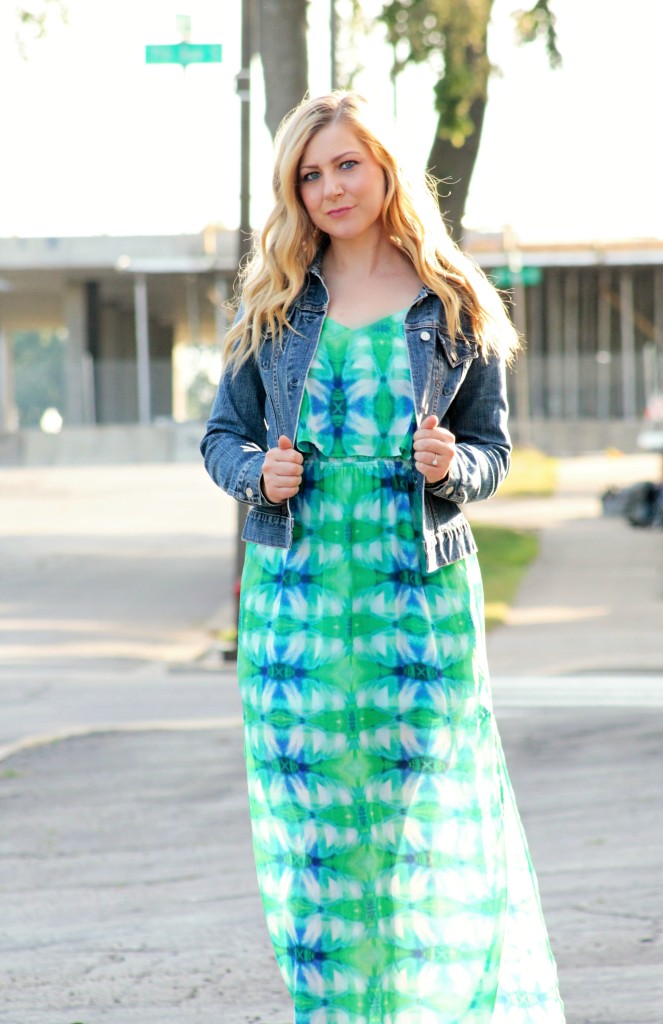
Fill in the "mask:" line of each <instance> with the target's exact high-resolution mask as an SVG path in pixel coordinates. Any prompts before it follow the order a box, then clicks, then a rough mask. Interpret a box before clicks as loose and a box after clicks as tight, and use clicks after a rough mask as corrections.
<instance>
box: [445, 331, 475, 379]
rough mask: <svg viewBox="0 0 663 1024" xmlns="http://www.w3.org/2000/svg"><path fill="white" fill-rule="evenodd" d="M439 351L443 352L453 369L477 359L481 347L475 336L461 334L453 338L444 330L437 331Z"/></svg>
mask: <svg viewBox="0 0 663 1024" xmlns="http://www.w3.org/2000/svg"><path fill="white" fill-rule="evenodd" d="M436 347H437V351H438V352H442V354H443V355H444V358H445V359H446V361H447V363H448V364H449V366H450V367H451V368H452V370H455V369H456V367H457V366H460V365H461V364H462V363H467V364H468V365H469V363H470V362H471V361H472V360H473V359H476V358H477V356H478V354H479V347H478V345H477V343H476V341H475V340H474V338H469V337H467V336H465V335H462V334H459V335H458V336H457V337H456V338H454V339H451V338H450V337H449V335H448V334H446V333H445V332H444V331H438V332H437V346H436Z"/></svg>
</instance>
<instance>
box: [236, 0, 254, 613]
mask: <svg viewBox="0 0 663 1024" xmlns="http://www.w3.org/2000/svg"><path fill="white" fill-rule="evenodd" d="M251 4H252V0H242V69H241V71H240V72H239V74H238V75H237V79H236V83H237V94H238V96H239V98H240V102H241V115H240V116H241V120H240V194H239V247H238V248H239V252H238V263H239V264H240V265H241V263H242V262H243V260H244V259H245V257H246V256H247V255H248V254H249V252H250V251H251V215H250V210H251ZM246 515H247V507H246V505H244V504H243V503H242V502H238V504H237V535H236V538H235V593H234V597H235V625H237V624H238V622H239V585H240V580H241V578H242V570H243V568H244V542H243V541H242V531H243V530H244V523H245V522H246Z"/></svg>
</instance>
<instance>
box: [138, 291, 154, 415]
mask: <svg viewBox="0 0 663 1024" xmlns="http://www.w3.org/2000/svg"><path fill="white" fill-rule="evenodd" d="M134 314H135V322H136V382H137V387H138V422H139V423H149V422H150V421H151V419H152V410H151V388H150V324H149V314H148V307H147V278H146V277H145V274H136V276H135V278H134Z"/></svg>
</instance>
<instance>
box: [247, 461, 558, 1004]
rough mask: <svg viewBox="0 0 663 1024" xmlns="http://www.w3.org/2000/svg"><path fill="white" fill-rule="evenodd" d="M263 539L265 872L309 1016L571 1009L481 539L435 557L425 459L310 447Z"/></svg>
mask: <svg viewBox="0 0 663 1024" xmlns="http://www.w3.org/2000/svg"><path fill="white" fill-rule="evenodd" d="M293 506H294V508H293V511H294V515H295V522H296V528H295V536H294V540H293V545H292V548H291V549H290V550H289V551H285V550H283V549H279V548H269V547H265V546H258V545H253V544H249V545H248V546H247V552H246V563H245V568H244V575H243V579H242V591H241V612H240V649H239V665H238V667H239V678H240V687H241V694H242V702H243V711H244V723H245V754H246V764H247V773H248V784H249V798H250V811H251V822H252V832H253V843H254V851H255V858H256V865H257V872H258V881H259V886H260V892H261V895H262V900H263V905H264V909H265V914H266V920H267V927H268V929H269V934H270V936H271V940H272V943H273V947H274V951H275V954H276V959H277V961H278V964H279V967H280V970H281V972H282V974H283V977H284V980H285V982H286V985H287V986H288V989H289V990H290V993H291V995H292V997H293V1000H294V1005H295V1016H294V1020H295V1024H452V1022H453V1024H489V1022H490V1024H562V1022H563V1020H564V1014H563V1009H562V1004H561V1001H560V998H559V993H558V988H557V977H556V969H555V963H554V960H553V957H552V954H551V951H550V947H549V943H548V938H547V934H546V929H545V925H544V922H543V918H542V914H541V907H540V903H539V897H538V891H537V885H536V879H535V876H534V873H533V870H532V866H531V863H530V859H529V854H528V850H527V845H526V841H525V838H524V835H523V831H522V828H521V824H520V820H519V817H518V812H517V809H516V805H515V802H514V798H513V793H512V789H511V785H510V782H509V779H508V775H507V771H506V767H505V764H504V758H503V754H502V748H501V744H500V740H499V736H498V732H497V728H496V725H495V720H494V717H493V711H492V703H491V695H490V684H489V679H488V673H487V668H486V657H485V644H484V632H483V630H484V627H483V592H482V584H481V576H480V571H479V566H478V562H477V559H476V556H472V557H469V558H466V559H464V560H463V561H460V562H456V563H454V564H452V565H448V566H445V567H444V568H442V569H439V570H437V571H436V572H434V573H432V574H426V572H425V566H424V564H423V548H422V544H421V541H420V537H419V528H420V527H419V524H420V522H421V510H420V507H419V504H418V498H417V495H416V488H415V473H414V470H413V468H412V465H411V463H409V462H408V461H403V460H401V459H378V458H375V459H373V458H349V459H344V458H339V459H330V458H325V457H321V456H320V457H315V456H313V457H311V458H308V459H307V460H306V462H305V471H304V480H303V484H302V487H301V489H300V492H299V494H298V495H297V497H296V499H294V501H293Z"/></svg>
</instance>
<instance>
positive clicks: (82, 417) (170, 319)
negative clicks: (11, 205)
mask: <svg viewBox="0 0 663 1024" xmlns="http://www.w3.org/2000/svg"><path fill="white" fill-rule="evenodd" d="M236 253H237V233H236V232H234V231H222V230H216V229H208V230H206V231H205V232H202V233H201V234H199V235H176V236H150V237H127V238H122V237H111V236H101V237H90V238H3V239H0V433H2V432H11V431H12V430H15V429H17V427H18V426H19V424H18V423H17V416H16V408H15V402H14V392H13V374H12V337H13V335H14V334H15V333H16V332H18V331H21V330H53V331H59V332H61V335H62V337H64V338H65V339H66V344H65V352H66V372H65V407H64V409H63V410H60V411H61V412H62V414H63V419H64V423H65V425H66V426H80V425H83V424H94V423H98V424H110V423H141V424H149V423H151V422H153V421H154V419H155V418H157V417H172V416H173V414H174V412H176V411H177V410H176V409H174V405H176V404H177V403H176V401H174V394H173V351H174V349H175V347H176V346H177V345H178V344H200V343H210V344H211V343H214V342H215V341H216V340H217V339H218V338H219V337H221V336H222V335H223V333H224V331H225V330H226V326H227V318H226V312H225V310H224V308H223V303H224V302H225V300H226V298H227V296H228V294H229V293H230V289H231V287H232V281H233V280H234V277H235V275H236V271H237V256H236Z"/></svg>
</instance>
